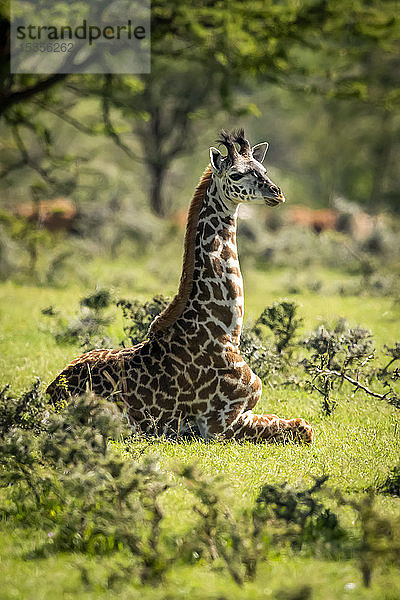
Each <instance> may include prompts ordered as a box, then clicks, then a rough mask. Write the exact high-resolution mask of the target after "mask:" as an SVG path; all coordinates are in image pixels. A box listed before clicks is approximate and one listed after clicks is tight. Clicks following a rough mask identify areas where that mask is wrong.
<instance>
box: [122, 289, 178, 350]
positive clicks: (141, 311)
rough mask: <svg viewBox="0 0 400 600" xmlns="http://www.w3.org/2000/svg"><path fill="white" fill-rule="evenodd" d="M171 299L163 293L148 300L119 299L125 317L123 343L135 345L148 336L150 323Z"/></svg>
mask: <svg viewBox="0 0 400 600" xmlns="http://www.w3.org/2000/svg"><path fill="white" fill-rule="evenodd" d="M169 301H170V299H169V298H166V297H164V296H162V295H158V296H154V297H153V298H152V299H151V300H148V301H147V302H140V300H124V299H121V300H118V302H117V303H116V304H117V306H119V307H120V308H121V309H122V315H123V318H124V333H125V339H124V340H123V342H122V344H123V345H124V346H125V345H129V346H134V345H135V344H139V343H140V342H143V340H145V339H146V337H147V332H148V329H149V327H150V324H151V323H152V322H153V321H154V319H155V318H156V316H157V315H158V314H160V312H161V311H163V310H164V308H166V307H167V306H168V304H169Z"/></svg>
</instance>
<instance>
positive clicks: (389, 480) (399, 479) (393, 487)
mask: <svg viewBox="0 0 400 600" xmlns="http://www.w3.org/2000/svg"><path fill="white" fill-rule="evenodd" d="M378 491H379V492H381V493H382V494H390V495H391V496H400V465H395V466H394V467H393V469H392V470H391V472H390V473H389V475H388V476H387V477H386V479H385V481H384V482H383V483H381V484H380V485H379V486H378Z"/></svg>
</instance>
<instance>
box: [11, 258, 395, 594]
mask: <svg viewBox="0 0 400 600" xmlns="http://www.w3.org/2000/svg"><path fill="white" fill-rule="evenodd" d="M111 267H112V265H111V264H110V263H107V262H104V261H100V260H99V261H97V262H95V263H94V264H93V265H92V266H91V277H90V278H89V280H90V281H91V282H92V281H93V285H87V286H82V285H80V284H78V283H75V284H73V285H72V286H71V287H69V288H68V289H66V288H64V289H52V288H37V287H29V286H18V285H15V284H13V283H6V284H2V285H1V286H0V385H5V384H7V383H10V384H11V386H12V388H13V389H14V390H15V391H21V390H23V389H25V388H27V387H28V386H29V385H30V383H31V382H32V380H33V379H34V377H36V376H38V377H40V379H41V380H42V381H43V385H44V384H45V383H48V382H49V381H51V379H52V378H53V376H54V375H55V374H56V372H57V371H58V370H60V369H61V368H62V367H63V366H64V365H65V364H66V363H67V362H68V361H69V360H71V359H72V358H73V357H74V356H76V355H78V354H79V353H80V351H79V348H77V347H71V346H68V345H64V346H60V345H57V344H56V342H55V340H54V338H53V337H52V335H51V334H50V333H49V331H48V327H49V323H48V322H47V321H46V319H45V318H44V317H43V315H42V314H41V309H42V308H44V307H47V306H50V305H53V306H54V307H55V308H57V309H60V310H62V311H65V312H66V313H67V314H70V315H72V314H73V313H74V312H75V311H76V310H77V308H78V305H79V299H80V298H81V297H82V296H83V295H84V294H85V293H87V292H88V291H90V290H91V289H93V288H94V286H95V284H96V283H100V284H102V285H114V286H115V293H116V294H117V295H119V296H120V297H139V298H141V299H144V298H148V297H150V296H151V295H153V294H154V293H156V292H158V293H164V294H172V293H174V291H175V288H176V280H177V276H178V272H179V268H178V267H176V268H175V266H173V267H171V274H170V277H169V279H165V278H163V280H162V281H161V283H157V282H158V281H159V280H158V276H157V274H154V273H153V274H152V273H150V274H149V275H148V276H147V273H146V264H145V262H143V264H142V265H136V266H135V269H134V270H133V271H132V273H131V274H130V275H129V271H127V269H128V267H129V265H128V263H126V262H122V261H121V262H117V263H116V264H114V265H113V268H112V273H111ZM126 272H128V275H127V276H126V278H125V281H124V273H126ZM172 273H175V275H176V279H174V278H173V276H172ZM288 276H290V273H289V274H288V273H286V274H284V273H282V272H278V271H277V272H267V273H265V272H260V271H255V270H253V271H250V272H248V273H246V272H245V285H246V314H247V317H248V318H255V317H256V316H258V314H259V313H260V312H261V311H262V309H263V308H264V307H265V306H267V305H269V304H271V303H272V302H273V301H274V300H276V299H279V298H282V297H290V298H291V299H293V300H295V301H296V302H297V303H298V304H299V305H300V311H299V312H300V316H302V317H303V318H304V325H303V332H306V331H309V330H310V329H311V328H313V327H315V326H316V325H318V324H320V323H322V322H324V321H330V322H332V321H333V320H334V319H335V318H336V317H338V316H342V317H346V318H347V319H348V320H349V321H350V323H351V324H353V325H355V324H360V325H361V326H364V327H367V328H370V329H372V331H373V333H374V335H375V338H376V340H377V346H378V348H380V347H382V346H383V344H385V343H386V344H391V343H393V342H395V341H396V340H400V319H399V316H400V315H399V308H398V306H396V305H395V304H394V302H393V300H392V299H391V298H384V297H368V296H365V297H341V296H338V295H334V294H332V295H330V294H324V295H319V294H313V293H311V292H307V291H306V292H302V293H300V294H295V295H289V294H287V292H286V288H285V281H287V277H288ZM318 277H323V278H324V281H326V282H334V281H336V280H338V281H339V280H340V274H339V273H327V272H322V273H319V274H318ZM158 286H159V287H158ZM108 333H109V334H110V335H111V336H112V338H113V339H115V340H118V339H121V338H122V321H121V317H120V316H119V315H118V316H116V319H115V320H114V322H113V323H112V325H110V328H109V332H108ZM337 399H338V407H337V409H336V410H335V412H334V413H333V415H332V416H330V417H326V416H323V415H322V412H321V401H320V399H319V398H318V397H317V396H315V395H310V394H307V393H305V392H304V391H303V390H300V391H299V390H298V389H297V388H291V387H289V388H286V387H285V388H279V387H278V388H273V387H271V386H268V385H267V386H265V387H264V392H263V396H262V400H261V403H260V406H259V407H258V410H259V411H260V412H261V411H268V412H272V413H276V414H279V415H281V416H285V417H294V416H302V417H305V418H306V419H308V420H309V421H310V422H311V423H312V424H313V426H314V428H315V442H314V444H313V445H312V446H311V447H301V446H291V445H289V446H278V445H263V444H260V445H252V444H249V443H243V444H238V443H226V444H225V443H224V444H219V443H215V442H211V443H203V442H200V441H184V442H181V443H171V442H160V441H156V442H155V443H154V444H151V446H150V447H149V450H148V452H153V453H156V454H157V455H158V456H159V459H160V462H161V465H162V466H163V468H164V469H166V470H167V471H168V472H170V473H171V477H172V478H173V477H174V472H175V470H176V468H177V466H178V465H181V464H183V463H186V464H187V463H193V462H195V463H197V465H198V467H199V469H200V470H202V471H203V472H205V473H207V474H209V475H215V476H217V475H221V476H223V477H224V480H225V482H226V485H227V487H228V488H229V498H230V503H231V506H232V507H233V509H234V510H239V509H241V508H245V507H247V506H249V505H250V504H251V503H252V502H253V501H254V499H255V497H256V496H257V493H258V491H259V489H260V486H261V485H262V484H264V483H266V482H268V483H281V482H283V481H287V482H289V483H291V484H296V483H299V482H302V481H305V482H307V483H309V482H310V481H312V478H313V477H314V476H318V475H321V474H323V473H326V474H328V475H329V477H330V479H329V485H330V486H331V487H332V488H339V489H340V490H342V491H343V492H347V493H354V494H356V493H359V492H362V491H363V490H365V489H366V488H368V487H370V486H373V485H375V484H376V483H377V482H378V481H381V480H382V479H383V478H384V477H385V475H386V474H387V473H388V471H389V469H390V468H391V467H392V466H393V465H394V464H395V463H396V462H398V461H399V456H400V436H399V416H400V412H399V410H396V409H395V408H394V407H391V406H389V405H387V404H386V403H385V402H379V401H377V400H373V399H371V398H369V397H367V396H365V395H363V393H362V392H360V391H359V392H358V393H357V394H356V395H355V396H353V395H352V394H351V391H350V390H349V389H348V388H344V389H343V390H342V392H341V393H340V395H339V396H338V398H337ZM117 447H118V445H117ZM129 459H130V458H129V452H128V453H127V460H129ZM399 503H400V500H399V499H398V498H390V497H380V498H379V499H378V504H379V507H380V508H381V510H382V513H383V514H387V515H395V514H397V515H398V514H399V511H400V504H399ZM163 505H164V509H165V511H166V514H167V518H166V521H165V523H166V527H171V529H175V530H179V527H181V528H183V529H184V528H185V527H186V526H187V523H189V524H190V520H191V502H190V498H189V497H188V495H187V493H185V492H184V491H183V490H181V489H179V488H178V489H176V488H175V489H172V490H171V491H169V492H168V493H167V494H166V495H165V498H164V500H163ZM353 526H354V527H355V524H354V525H353ZM34 545H35V534H34V533H32V532H30V531H23V530H20V529H18V530H12V529H11V528H10V526H9V525H6V524H5V526H4V527H3V528H2V531H1V533H0V584H1V585H0V600H2V599H3V598H4V599H12V598H16V599H24V600H25V599H26V600H31V599H32V600H39V599H42V598H43V599H46V600H47V599H52V600H53V599H58V598H71V599H72V598H73V599H75V598H88V599H89V598H114V597H119V598H127V599H128V598H134V599H136V598H144V599H147V598H149V599H150V598H151V599H160V600H161V599H167V598H168V599H171V600H172V599H175V598H176V599H181V598H182V599H184V598H185V599H186V598H189V597H190V598H194V599H197V598H198V599H199V600H200V599H215V600H217V599H220V600H222V599H223V598H238V599H241V598H246V599H247V598H249V599H261V598H276V597H277V596H276V594H277V592H278V591H279V590H282V589H283V590H285V589H290V588H293V587H296V586H299V585H303V584H308V585H310V586H311V588H312V590H313V592H312V593H313V595H312V598H314V599H321V600H330V599H337V598H340V599H341V598H354V599H362V598H365V599H376V600H395V598H396V599H397V598H399V597H400V576H399V573H398V572H396V571H395V570H394V569H392V568H389V567H388V568H387V569H386V570H385V569H383V568H381V567H379V568H378V569H377V570H376V573H375V574H374V577H373V583H372V588H371V589H369V590H366V589H364V588H363V587H362V583H361V577H360V573H359V570H358V568H357V563H356V561H355V560H353V559H351V558H349V560H346V561H338V560H336V561H334V560H328V559H322V558H320V559H317V558H310V557H307V556H298V555H293V554H292V553H291V552H289V551H288V552H287V554H285V556H284V557H282V556H281V557H279V558H274V557H273V556H271V558H270V559H269V561H267V563H265V564H264V565H263V566H262V567H261V568H260V572H259V575H258V576H257V579H256V581H255V582H252V583H247V584H245V586H244V587H243V588H239V587H238V586H237V585H236V584H234V583H233V582H232V581H231V580H229V579H228V577H227V576H226V575H224V574H223V573H218V572H213V571H211V570H210V569H209V568H207V567H206V566H205V565H201V564H200V565H198V566H196V568H195V569H192V568H189V567H188V566H185V567H184V566H176V568H174V569H173V570H172V571H171V573H170V574H169V575H168V577H167V581H166V583H165V585H163V586H161V587H159V588H156V589H151V588H150V587H140V586H139V585H133V584H132V585H128V586H125V587H124V586H123V587H122V588H121V589H120V590H117V591H112V590H107V589H106V587H105V580H104V568H105V567H106V566H107V568H109V567H110V565H112V564H113V561H117V560H118V558H116V557H111V558H102V559H95V558H90V557H83V556H79V555H73V554H61V555H56V556H52V557H49V558H46V559H34V560H33V559H27V558H26V557H27V553H28V552H29V551H30V550H32V549H33V548H34ZM77 565H85V567H86V568H87V569H88V570H89V572H90V580H91V583H90V585H88V584H85V583H84V582H83V581H82V578H81V576H80V571H79V568H78V567H77ZM348 584H355V587H354V588H353V587H352V586H350V587H348ZM346 586H347V587H346Z"/></svg>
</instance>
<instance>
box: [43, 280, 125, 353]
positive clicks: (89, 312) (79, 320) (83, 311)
mask: <svg viewBox="0 0 400 600" xmlns="http://www.w3.org/2000/svg"><path fill="white" fill-rule="evenodd" d="M112 303H113V296H112V292H111V291H110V290H108V289H103V288H99V289H97V290H95V292H93V293H92V294H89V295H88V296H86V297H84V298H82V300H81V301H80V303H79V304H80V310H79V312H78V314H77V315H76V316H75V317H72V318H67V317H65V316H64V315H62V314H60V313H59V312H58V311H56V310H55V309H54V308H53V307H52V306H49V307H47V308H44V309H43V310H42V315H44V316H46V317H47V318H49V319H51V320H52V323H54V326H53V327H52V329H51V333H52V334H53V335H54V337H55V339H56V341H57V343H59V344H72V345H79V347H80V348H82V349H83V350H85V351H89V350H93V348H101V347H108V346H111V345H112V342H111V339H110V338H109V337H108V336H107V335H106V328H107V326H108V325H109V324H110V323H111V322H112V320H113V319H112V315H111V314H109V313H107V312H106V311H107V309H108V308H109V307H111V305H112Z"/></svg>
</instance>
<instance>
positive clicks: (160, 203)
mask: <svg viewBox="0 0 400 600" xmlns="http://www.w3.org/2000/svg"><path fill="white" fill-rule="evenodd" d="M165 175H166V169H165V168H164V167H161V166H159V165H157V166H154V165H152V166H151V190H150V206H151V209H152V211H153V212H154V214H156V215H157V216H158V217H164V216H165V212H166V211H165V203H164V194H163V186H164V181H165Z"/></svg>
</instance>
